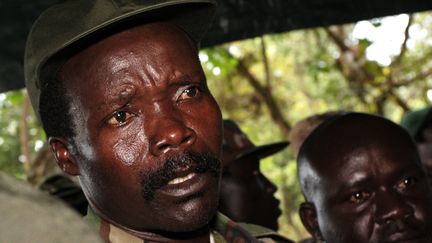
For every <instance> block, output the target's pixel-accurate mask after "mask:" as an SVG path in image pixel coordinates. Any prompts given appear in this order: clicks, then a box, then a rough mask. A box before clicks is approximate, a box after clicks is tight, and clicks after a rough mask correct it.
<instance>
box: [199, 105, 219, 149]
mask: <svg viewBox="0 0 432 243" xmlns="http://www.w3.org/2000/svg"><path fill="white" fill-rule="evenodd" d="M199 116H200V123H201V124H200V127H201V129H200V134H201V137H204V138H205V139H204V141H205V142H206V143H207V146H208V147H210V148H212V149H213V150H214V151H215V153H217V155H218V156H220V154H221V151H222V114H221V111H220V109H219V106H218V105H217V103H216V101H215V100H214V99H213V98H212V99H211V100H209V103H208V109H205V112H204V113H200V115H199Z"/></svg>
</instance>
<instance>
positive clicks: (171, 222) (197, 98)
mask: <svg viewBox="0 0 432 243" xmlns="http://www.w3.org/2000/svg"><path fill="white" fill-rule="evenodd" d="M214 9H215V3H214V1H213V0H169V1H157V0H154V1H150V0H149V1H143V0H141V1H139V0H93V1H89V0H75V1H68V2H65V3H62V4H59V5H56V6H53V7H52V8H50V9H48V10H47V11H46V12H44V13H43V14H42V15H41V16H40V17H39V18H38V20H37V21H36V23H35V24H34V26H33V28H32V30H31V32H30V35H29V37H28V41H27V47H26V54H25V67H24V68H25V76H26V85H27V89H28V93H29V95H30V98H31V101H32V105H33V107H34V109H35V111H36V114H37V115H38V116H39V118H40V119H41V121H42V124H43V127H44V130H45V131H46V133H47V137H48V142H49V145H50V148H51V150H52V152H53V153H54V155H55V157H56V160H57V163H58V165H59V166H60V168H61V169H62V170H63V171H64V172H66V173H68V174H70V175H75V176H79V179H80V183H81V185H82V188H83V191H84V194H85V196H86V198H87V200H88V202H89V205H90V210H89V213H88V215H87V218H88V219H89V220H90V221H91V222H93V223H94V224H95V225H96V226H97V227H98V230H99V232H100V235H101V236H102V238H103V239H104V240H106V241H107V242H150V241H151V242H176V241H181V242H226V241H236V242H237V241H238V240H240V241H242V242H253V241H256V240H255V237H258V238H259V237H261V238H262V237H264V238H268V239H270V238H271V235H272V233H271V232H270V231H268V230H263V229H261V228H260V230H254V232H255V233H257V234H251V233H250V232H249V231H248V230H247V229H246V228H244V227H243V226H241V225H238V224H236V223H234V222H232V221H230V220H228V219H227V218H224V217H223V216H221V215H219V214H217V213H216V211H217V201H218V200H217V198H218V193H219V192H218V191H219V190H218V184H219V179H220V156H221V147H222V119H221V112H220V110H219V107H218V105H217V103H216V101H215V100H214V98H213V96H212V95H211V93H210V91H209V90H208V87H207V83H206V78H205V75H204V72H203V70H202V67H201V65H200V62H199V60H198V46H199V42H200V39H201V37H202V35H203V34H204V32H205V30H206V29H207V27H208V25H209V23H210V20H211V18H212V15H213V12H214Z"/></svg>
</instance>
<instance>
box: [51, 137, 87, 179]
mask: <svg viewBox="0 0 432 243" xmlns="http://www.w3.org/2000/svg"><path fill="white" fill-rule="evenodd" d="M48 143H49V145H50V148H51V151H52V152H53V154H54V157H55V159H56V162H57V165H58V166H59V167H60V168H61V170H62V171H64V172H65V173H67V174H69V175H73V176H77V175H80V172H79V167H78V164H77V163H76V160H75V158H74V156H73V155H72V153H71V151H70V149H69V148H70V146H69V142H68V141H67V140H66V139H63V138H57V137H50V138H49V139H48Z"/></svg>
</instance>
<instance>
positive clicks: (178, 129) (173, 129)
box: [149, 114, 196, 156]
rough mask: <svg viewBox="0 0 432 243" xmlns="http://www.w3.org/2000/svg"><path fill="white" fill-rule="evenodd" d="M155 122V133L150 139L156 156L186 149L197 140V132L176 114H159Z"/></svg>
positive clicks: (151, 148)
mask: <svg viewBox="0 0 432 243" xmlns="http://www.w3.org/2000/svg"><path fill="white" fill-rule="evenodd" d="M153 124H154V125H153V127H152V128H151V129H153V132H151V134H153V135H152V137H150V138H149V139H150V146H151V147H150V150H151V153H152V154H153V155H155V156H159V155H161V154H164V153H168V152H170V151H172V150H182V149H185V148H187V147H189V146H191V145H192V144H193V143H194V142H195V140H196V134H195V132H194V131H193V130H192V129H191V128H190V127H189V126H188V124H187V123H186V121H185V120H183V119H182V118H181V117H179V116H176V115H175V114H167V115H162V116H159V117H158V119H157V120H156V121H154V123H153Z"/></svg>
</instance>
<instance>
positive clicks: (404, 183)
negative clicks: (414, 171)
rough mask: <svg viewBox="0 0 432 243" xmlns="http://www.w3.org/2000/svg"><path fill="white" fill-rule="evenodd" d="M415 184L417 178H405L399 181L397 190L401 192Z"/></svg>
mask: <svg viewBox="0 0 432 243" xmlns="http://www.w3.org/2000/svg"><path fill="white" fill-rule="evenodd" d="M416 183H417V178H415V177H405V178H403V179H402V180H401V181H399V182H398V184H397V186H396V187H397V188H398V189H401V190H405V189H407V188H408V187H411V186H414V185H415V184H416Z"/></svg>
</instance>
